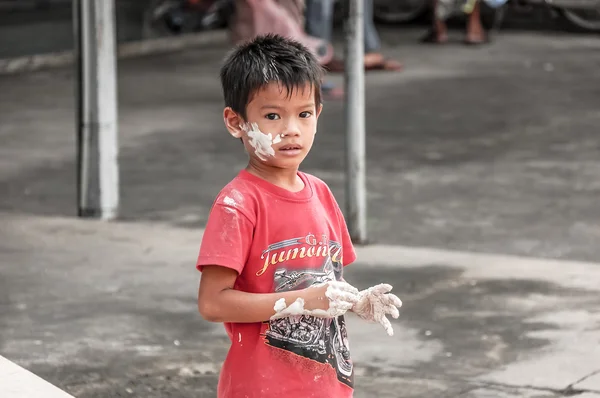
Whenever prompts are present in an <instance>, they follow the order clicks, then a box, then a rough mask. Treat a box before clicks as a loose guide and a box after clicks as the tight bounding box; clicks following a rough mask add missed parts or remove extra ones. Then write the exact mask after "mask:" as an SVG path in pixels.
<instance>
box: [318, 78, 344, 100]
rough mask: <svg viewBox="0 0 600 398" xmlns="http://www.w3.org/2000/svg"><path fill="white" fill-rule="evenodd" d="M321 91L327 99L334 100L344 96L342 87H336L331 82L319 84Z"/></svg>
mask: <svg viewBox="0 0 600 398" xmlns="http://www.w3.org/2000/svg"><path fill="white" fill-rule="evenodd" d="M321 92H322V93H323V98H324V99H325V100H328V101H335V100H340V99H342V98H344V89H343V88H341V87H336V85H335V84H333V83H331V82H325V83H323V84H322V85H321Z"/></svg>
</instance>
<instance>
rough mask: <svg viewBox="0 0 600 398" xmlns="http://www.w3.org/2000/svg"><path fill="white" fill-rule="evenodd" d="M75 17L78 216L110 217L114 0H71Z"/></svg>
mask: <svg viewBox="0 0 600 398" xmlns="http://www.w3.org/2000/svg"><path fill="white" fill-rule="evenodd" d="M73 20H74V27H75V53H76V57H77V75H78V79H77V83H76V84H77V101H76V106H77V151H78V152H77V160H78V162H77V163H78V170H77V171H78V173H77V207H78V215H79V217H96V218H101V219H104V220H111V219H114V218H115V217H116V216H117V213H118V208H119V167H118V159H117V156H118V143H117V89H116V87H117V83H116V54H115V52H116V38H115V3H114V0H73Z"/></svg>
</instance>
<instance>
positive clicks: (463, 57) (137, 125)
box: [0, 30, 600, 261]
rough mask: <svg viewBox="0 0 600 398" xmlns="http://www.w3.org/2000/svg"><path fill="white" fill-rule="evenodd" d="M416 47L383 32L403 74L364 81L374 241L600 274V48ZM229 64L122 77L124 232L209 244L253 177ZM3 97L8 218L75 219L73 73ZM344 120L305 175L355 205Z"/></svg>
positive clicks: (557, 39)
mask: <svg viewBox="0 0 600 398" xmlns="http://www.w3.org/2000/svg"><path fill="white" fill-rule="evenodd" d="M420 33H421V32H420V31H419V30H414V31H405V30H402V31H396V30H387V31H384V41H385V43H386V52H387V53H388V54H389V55H391V56H395V57H397V58H401V59H402V60H403V61H405V63H406V71H404V72H402V73H399V74H385V73H374V74H370V75H369V76H368V78H367V83H368V87H367V135H368V136H367V151H368V155H367V156H368V159H367V166H368V192H369V198H368V200H369V220H368V228H369V235H370V238H371V240H372V241H373V242H379V243H389V244H403V245H410V246H432V247H443V248H452V249H460V250H474V251H482V252H497V253H512V254H518V255H531V256H538V257H550V258H571V259H581V260H591V261H600V246H598V245H597V241H598V239H599V238H600V227H599V225H600V223H598V221H599V219H600V202H599V201H598V200H597V198H598V194H599V192H600V182H599V180H598V177H597V176H598V175H599V173H600V160H599V159H600V135H598V134H597V126H598V125H599V122H600V114H599V113H598V111H597V109H598V103H600V88H599V86H598V85H597V84H594V81H596V80H597V79H598V78H599V77H600V72H598V69H597V65H598V61H599V60H600V52H599V51H598V49H599V48H600V40H598V38H596V37H588V36H566V35H555V36H553V35H548V34H544V35H538V34H516V33H513V34H508V33H506V34H504V35H502V36H499V37H498V38H497V40H496V41H495V42H494V43H493V44H492V45H491V46H489V47H484V48H477V49H475V48H465V47H461V46H460V45H458V44H456V45H449V46H447V47H422V46H418V45H417V44H415V41H416V38H417V37H418V35H419V34H420ZM457 40H458V37H457ZM225 52H226V49H225V48H222V47H219V46H217V47H206V48H201V49H198V50H190V51H186V52H181V53H173V54H166V55H165V54H163V55H159V56H149V57H144V58H137V59H129V60H125V61H123V62H122V63H121V64H120V70H119V82H120V92H119V97H120V109H119V113H120V135H121V145H122V150H121V157H120V162H121V168H122V181H123V186H122V197H123V208H122V214H123V217H124V218H125V219H131V220H133V219H144V220H156V221H164V222H167V223H171V224H173V225H180V226H189V227H193V228H198V227H200V226H202V225H203V224H204V222H205V220H206V215H207V212H208V208H209V206H210V204H211V202H212V199H213V198H214V196H215V195H216V193H217V192H218V189H219V188H220V187H222V186H223V185H224V184H225V183H226V182H227V181H228V180H229V179H230V178H232V177H233V175H234V174H235V172H236V170H238V169H239V168H240V167H241V166H242V165H243V164H244V159H245V155H244V154H243V153H242V152H241V150H240V147H239V145H237V144H238V142H236V141H235V140H232V139H230V137H229V136H228V135H227V134H226V133H225V132H224V128H223V126H222V120H221V117H220V112H221V107H222V102H221V94H220V92H219V87H218V80H217V79H216V75H217V68H218V64H219V60H220V59H221V58H222V57H223V55H224V54H225ZM333 79H334V80H335V81H338V82H341V77H339V76H335V77H334V78H333ZM0 86H1V87H2V92H1V93H0V120H2V123H1V124H0V138H1V139H2V143H3V145H2V147H1V148H0V155H1V156H0V166H1V167H0V183H1V184H2V185H1V187H2V188H3V190H4V191H5V192H6V194H5V195H2V197H1V198H0V209H2V210H5V211H13V212H23V213H29V214H52V215H73V214H74V213H75V206H74V205H75V184H74V182H75V163H74V159H75V157H74V137H75V134H74V119H75V117H74V103H73V93H74V88H73V74H72V72H71V70H69V69H60V70H53V71H43V72H39V73H33V74H23V75H18V76H3V77H0ZM342 108H343V106H342V103H340V102H338V103H336V102H331V103H327V104H326V105H325V110H324V112H323V116H322V117H321V119H320V126H319V137H318V141H317V144H316V146H315V148H314V150H313V152H312V153H311V155H310V156H309V158H308V160H307V161H306V164H305V169H306V170H307V171H310V172H314V173H316V174H317V175H319V176H320V177H322V178H324V179H325V180H326V181H327V182H328V183H330V184H331V186H332V188H333V190H334V193H335V194H336V195H337V196H338V198H339V200H340V202H342V204H343V202H344V196H343V193H344V173H343V170H344V169H343V159H344V130H343V127H342V125H343V112H342V111H343V109H342Z"/></svg>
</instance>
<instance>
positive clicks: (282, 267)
mask: <svg viewBox="0 0 600 398" xmlns="http://www.w3.org/2000/svg"><path fill="white" fill-rule="evenodd" d="M306 257H320V258H322V263H321V264H320V266H316V267H310V268H308V267H307V268H303V269H302V268H298V267H297V266H294V267H289V266H288V267H286V264H288V265H289V263H290V262H291V261H294V262H296V261H299V260H301V259H302V258H306ZM263 258H264V259H266V260H267V261H265V269H266V268H267V267H268V266H277V269H276V271H275V274H274V286H275V291H276V292H282V291H288V290H298V289H304V288H306V287H309V286H311V285H313V284H315V283H322V282H327V281H332V280H340V279H341V276H342V267H343V264H342V246H341V245H340V244H339V243H338V242H334V241H331V240H329V239H328V238H327V236H325V235H323V236H322V237H321V239H320V240H319V241H317V239H316V237H315V236H314V235H308V236H307V237H302V238H296V239H289V240H286V241H282V242H279V243H276V244H274V245H270V246H269V248H268V249H266V250H265V251H264V252H263ZM259 272H260V271H259ZM263 273H264V271H263ZM266 343H267V344H268V345H270V346H273V347H277V348H280V349H284V350H286V351H289V352H292V353H294V354H297V355H300V356H302V357H305V358H308V359H311V360H314V361H317V362H320V363H325V364H329V365H330V366H331V367H333V368H334V369H335V370H336V374H337V378H338V380H339V381H340V382H342V383H344V384H346V385H348V386H349V387H353V384H354V374H353V365H352V360H351V359H350V349H349V345H348V335H347V332H346V323H345V320H344V317H343V316H340V317H338V318H335V319H324V318H316V317H314V316H305V315H302V316H292V317H288V318H281V319H277V320H273V321H269V325H268V329H267V331H266Z"/></svg>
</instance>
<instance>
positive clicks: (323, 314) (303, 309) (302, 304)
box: [271, 281, 359, 319]
mask: <svg viewBox="0 0 600 398" xmlns="http://www.w3.org/2000/svg"><path fill="white" fill-rule="evenodd" d="M358 293H359V292H358V289H356V288H355V287H354V286H352V285H350V284H348V283H346V282H342V281H330V282H326V283H323V284H319V285H314V286H311V287H309V288H306V289H304V291H303V295H302V296H303V297H299V298H298V299H296V301H294V302H293V303H286V302H285V300H284V299H280V300H278V301H277V303H275V307H274V309H275V315H273V316H272V317H271V319H278V318H283V317H287V316H294V315H312V316H316V317H319V318H336V317H338V316H340V315H344V314H345V313H346V311H348V310H349V309H351V308H352V307H353V306H354V305H355V304H356V303H357V302H358Z"/></svg>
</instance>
